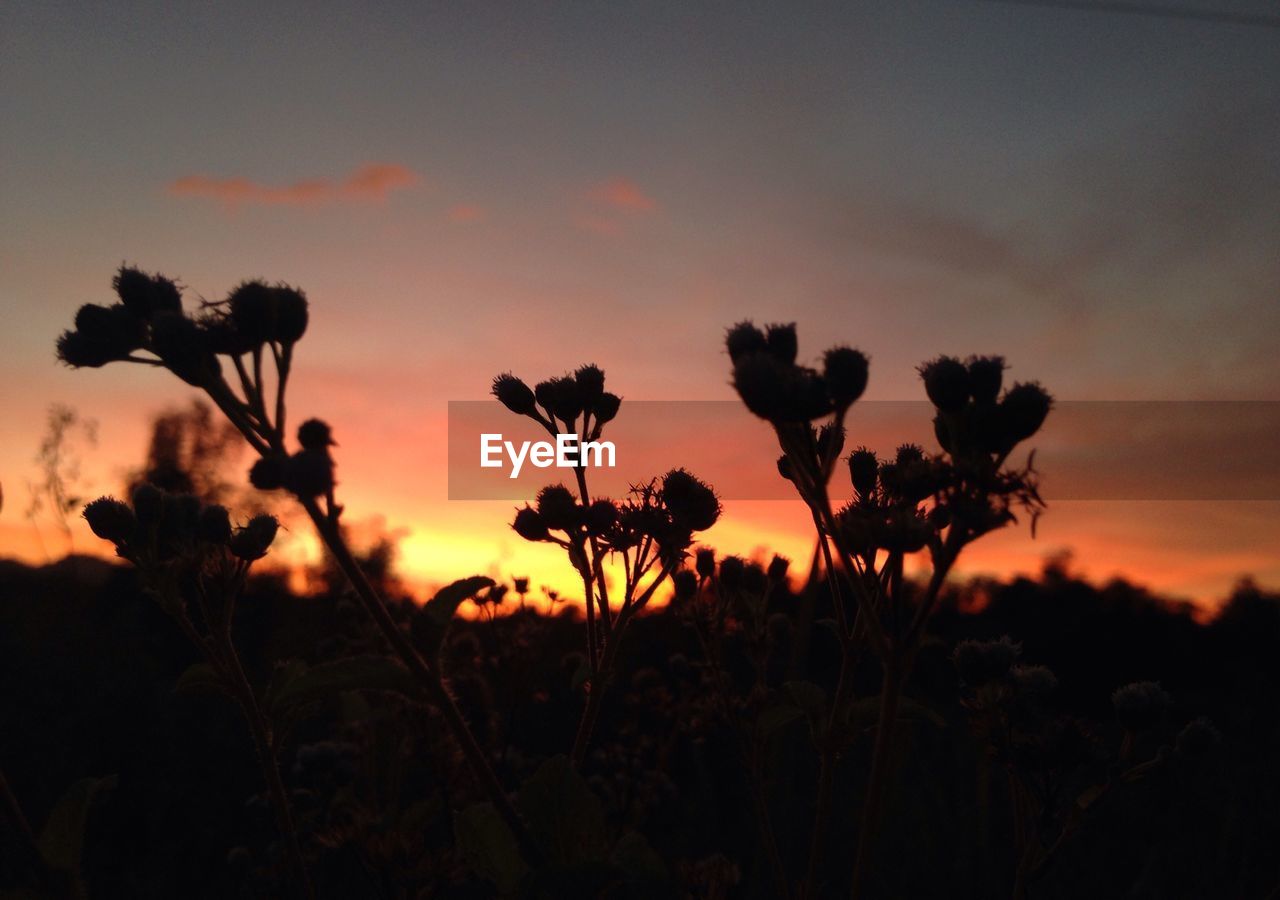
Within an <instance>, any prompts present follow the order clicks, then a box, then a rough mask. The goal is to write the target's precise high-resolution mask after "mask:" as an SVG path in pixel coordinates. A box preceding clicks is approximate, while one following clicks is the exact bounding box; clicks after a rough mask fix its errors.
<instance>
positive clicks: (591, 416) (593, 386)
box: [492, 364, 622, 441]
mask: <svg viewBox="0 0 1280 900" xmlns="http://www.w3.org/2000/svg"><path fill="white" fill-rule="evenodd" d="M492 393H493V396H494V397H496V398H497V399H498V400H499V401H501V403H502V405H503V406H505V407H506V408H507V409H509V410H511V411H512V412H513V413H515V414H516V415H520V416H528V417H529V418H531V419H533V420H534V421H535V422H537V423H538V424H540V425H541V426H542V427H544V428H546V429H547V431H549V432H550V433H551V434H559V433H561V432H560V426H562V425H563V426H564V428H565V429H566V433H567V432H575V431H577V422H578V419H579V418H581V420H582V426H581V435H582V438H583V439H584V440H592V441H593V440H596V439H597V438H599V437H600V433H601V431H602V430H603V429H604V426H605V425H607V424H608V423H609V422H610V421H612V420H613V418H614V417H615V416H617V415H618V409H619V407H621V405H622V398H621V397H619V396H618V395H617V394H611V393H609V392H608V391H606V390H605V389H604V372H603V371H601V370H600V368H599V367H598V366H595V365H592V364H588V365H585V366H581V367H579V368H578V369H577V370H576V371H575V372H574V373H573V374H572V375H569V374H566V375H561V376H560V377H558V378H550V379H548V380H546V381H540V382H538V384H537V385H536V386H535V387H533V388H530V387H529V386H528V385H527V384H525V383H524V382H523V381H522V380H520V379H519V378H517V377H516V376H515V375H512V374H511V373H510V372H507V373H504V374H502V375H499V376H498V377H496V378H495V379H493V388H492Z"/></svg>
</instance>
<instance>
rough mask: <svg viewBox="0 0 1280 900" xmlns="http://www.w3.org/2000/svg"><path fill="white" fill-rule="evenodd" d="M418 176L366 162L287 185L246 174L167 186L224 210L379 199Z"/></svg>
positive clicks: (193, 179)
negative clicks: (339, 174) (340, 173)
mask: <svg viewBox="0 0 1280 900" xmlns="http://www.w3.org/2000/svg"><path fill="white" fill-rule="evenodd" d="M421 181H422V178H421V176H419V175H418V173H416V172H414V171H413V170H412V169H410V168H408V167H407V166H402V165H399V164H397V163H369V164H367V165H364V166H361V167H360V168H358V169H356V170H355V171H353V172H352V173H351V174H350V175H348V176H347V177H346V178H343V179H340V180H336V181H335V180H333V179H328V178H307V179H303V180H301V181H295V182H293V183H292V184H287V185H281V186H276V185H268V184H261V183H259V182H256V181H252V180H250V179H248V178H241V177H235V178H215V177H212V176H209V175H184V176H183V177H181V178H178V179H176V180H175V181H173V182H171V183H170V184H169V186H168V188H167V191H168V193H169V195H170V196H173V197H191V198H196V199H200V200H212V201H214V202H215V203H218V204H220V205H221V206H223V207H225V208H226V209H228V210H236V209H238V208H240V207H241V206H321V205H324V204H329V203H340V202H364V203H369V202H372V203H382V202H384V201H385V200H386V199H387V197H388V196H389V195H390V194H391V193H392V192H393V191H401V190H406V189H408V188H411V187H414V186H416V185H418V184H419V183H421Z"/></svg>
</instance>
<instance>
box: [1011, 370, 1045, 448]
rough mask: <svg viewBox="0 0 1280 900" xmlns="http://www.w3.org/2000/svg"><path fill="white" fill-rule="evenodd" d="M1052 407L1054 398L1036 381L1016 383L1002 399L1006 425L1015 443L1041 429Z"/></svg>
mask: <svg viewBox="0 0 1280 900" xmlns="http://www.w3.org/2000/svg"><path fill="white" fill-rule="evenodd" d="M1052 408H1053V398H1052V397H1051V396H1049V392H1048V391H1046V390H1045V389H1044V388H1042V387H1041V386H1040V384H1039V382H1035V381H1032V382H1030V383H1019V384H1015V385H1014V386H1013V387H1011V388H1010V389H1009V390H1008V391H1007V392H1006V393H1005V395H1004V399H1002V400H1001V401H1000V412H1001V417H1002V418H1003V419H1004V427H1005V429H1006V431H1007V432H1008V436H1009V438H1011V439H1012V441H1013V442H1014V443H1015V444H1016V443H1017V442H1018V441H1025V440H1026V439H1027V438H1029V437H1031V436H1032V435H1033V434H1035V433H1036V432H1037V431H1039V430H1040V426H1041V425H1043V424H1044V420H1045V418H1046V417H1047V416H1048V415H1049V410H1050V409H1052Z"/></svg>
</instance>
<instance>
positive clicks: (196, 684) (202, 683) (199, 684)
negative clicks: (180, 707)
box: [173, 662, 229, 694]
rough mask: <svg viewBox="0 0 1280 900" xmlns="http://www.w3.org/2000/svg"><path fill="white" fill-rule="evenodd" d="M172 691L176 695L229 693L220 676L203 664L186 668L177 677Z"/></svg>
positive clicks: (210, 667) (194, 664)
mask: <svg viewBox="0 0 1280 900" xmlns="http://www.w3.org/2000/svg"><path fill="white" fill-rule="evenodd" d="M173 690H174V693H177V694H188V693H193V694H194V693H209V692H218V693H224V694H225V693H229V690H228V688H227V683H226V682H225V681H224V680H223V678H222V676H221V675H219V674H218V673H217V672H215V671H214V669H213V666H211V665H209V664H208V663H203V662H199V663H192V664H191V665H189V666H187V670H186V671H185V672H183V673H182V674H181V675H180V676H179V677H178V682H177V684H175V685H174V686H173Z"/></svg>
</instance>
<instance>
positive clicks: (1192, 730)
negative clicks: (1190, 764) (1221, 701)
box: [1174, 716, 1222, 760]
mask: <svg viewBox="0 0 1280 900" xmlns="http://www.w3.org/2000/svg"><path fill="white" fill-rule="evenodd" d="M1221 741H1222V734H1221V733H1220V732H1219V731H1218V729H1217V728H1215V727H1214V726H1213V722H1212V721H1210V720H1209V719H1207V718H1205V717H1204V716H1201V717H1200V718H1198V719H1192V720H1191V721H1190V722H1188V723H1187V724H1186V727H1184V728H1183V729H1182V731H1180V732H1178V738H1177V740H1176V741H1175V743H1174V748H1175V749H1176V750H1177V752H1178V755H1179V756H1181V757H1182V758H1184V759H1188V760H1199V759H1203V758H1205V757H1206V756H1208V755H1209V754H1210V753H1212V752H1213V751H1214V749H1215V748H1216V747H1217V746H1218V744H1219V743H1220V742H1221Z"/></svg>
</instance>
